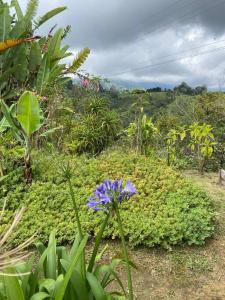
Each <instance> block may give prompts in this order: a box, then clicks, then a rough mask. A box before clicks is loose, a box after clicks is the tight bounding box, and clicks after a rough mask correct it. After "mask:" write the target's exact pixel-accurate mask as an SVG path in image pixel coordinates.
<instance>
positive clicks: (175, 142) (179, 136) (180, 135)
mask: <svg viewBox="0 0 225 300" xmlns="http://www.w3.org/2000/svg"><path fill="white" fill-rule="evenodd" d="M185 137H186V128H185V127H184V126H183V127H179V128H177V129H170V130H169V132H168V133H167V135H166V148H167V165H168V166H170V164H171V162H174V161H175V160H176V158H177V152H178V147H179V146H180V143H181V142H182V141H183V140H184V139H185Z"/></svg>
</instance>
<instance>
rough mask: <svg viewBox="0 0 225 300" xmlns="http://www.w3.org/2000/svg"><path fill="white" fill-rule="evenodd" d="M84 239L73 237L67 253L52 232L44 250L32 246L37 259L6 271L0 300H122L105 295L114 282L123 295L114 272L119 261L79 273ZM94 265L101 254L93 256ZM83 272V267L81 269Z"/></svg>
mask: <svg viewBox="0 0 225 300" xmlns="http://www.w3.org/2000/svg"><path fill="white" fill-rule="evenodd" d="M87 240H88V236H87V235H84V236H83V238H80V237H79V236H77V238H76V239H75V242H74V244H73V246H72V248H71V250H69V251H67V249H66V247H61V246H60V247H58V246H57V243H56V239H55V233H54V231H53V232H52V233H51V234H50V237H49V243H48V246H47V247H45V246H44V245H43V244H42V243H36V249H37V252H38V256H39V259H38V261H37V263H36V262H35V259H34V255H33V256H32V257H31V258H30V259H29V260H28V261H27V262H25V263H21V262H20V264H17V265H16V264H15V266H10V267H8V268H7V269H6V272H7V274H5V275H3V276H1V278H0V283H1V284H0V298H1V299H2V300H15V299H16V300H37V299H38V300H40V299H52V300H63V299H64V300H75V299H76V300H98V299H112V300H116V299H125V298H124V297H121V294H120V293H118V292H117V291H116V292H109V291H106V288H107V287H108V285H109V284H110V283H111V282H112V281H116V282H117V283H118V284H119V286H120V287H121V289H122V291H123V293H125V289H124V287H123V284H122V282H121V280H120V278H119V275H118V274H117V272H116V267H118V265H120V264H123V261H122V260H121V259H113V260H112V261H111V262H110V263H109V264H100V263H99V262H98V264H94V267H93V270H92V271H88V269H87V270H86V272H85V274H84V273H83V268H82V267H83V265H82V264H83V259H82V257H83V256H82V255H83V253H84V250H85V246H86V243H87ZM96 256H97V259H96V257H95V259H96V262H97V261H98V260H99V259H100V257H101V254H98V253H97V254H96ZM85 268H86V265H85Z"/></svg>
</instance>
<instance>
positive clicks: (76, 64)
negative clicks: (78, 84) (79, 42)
mask: <svg viewBox="0 0 225 300" xmlns="http://www.w3.org/2000/svg"><path fill="white" fill-rule="evenodd" d="M89 54H90V49H89V48H84V49H83V50H81V51H80V52H79V53H78V54H77V56H76V58H75V59H74V61H73V62H72V65H71V66H70V67H69V68H68V69H67V70H66V72H65V73H67V74H69V73H75V72H76V71H77V70H78V69H79V68H80V66H81V65H82V64H83V63H84V62H85V60H86V59H87V57H88V55H89Z"/></svg>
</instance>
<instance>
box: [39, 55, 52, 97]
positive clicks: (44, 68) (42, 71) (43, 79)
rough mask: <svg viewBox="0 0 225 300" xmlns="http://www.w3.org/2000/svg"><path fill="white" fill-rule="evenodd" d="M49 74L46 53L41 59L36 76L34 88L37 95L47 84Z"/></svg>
mask: <svg viewBox="0 0 225 300" xmlns="http://www.w3.org/2000/svg"><path fill="white" fill-rule="evenodd" d="M49 74H50V68H49V57H48V54H47V53H46V54H45V55H44V57H43V59H42V62H41V65H40V68H39V70H38V74H37V81H36V88H37V91H38V92H39V93H41V91H42V89H43V87H44V86H45V85H46V84H47V82H48V79H49Z"/></svg>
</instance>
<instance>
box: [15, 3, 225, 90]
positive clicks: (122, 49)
mask: <svg viewBox="0 0 225 300" xmlns="http://www.w3.org/2000/svg"><path fill="white" fill-rule="evenodd" d="M19 2H20V3H21V4H22V6H23V7H25V6H26V3H27V1H26V0H20V1H19ZM63 5H65V6H67V7H68V9H67V11H65V12H64V13H62V14H61V15H59V16H57V17H55V18H54V20H53V21H51V22H49V23H48V24H47V26H45V28H43V29H42V30H44V31H45V30H47V28H50V27H51V26H52V25H54V24H58V26H60V27H63V26H64V27H65V26H66V25H71V26H72V32H71V33H70V35H69V37H68V38H67V43H68V44H69V45H70V46H71V50H72V51H73V52H74V53H76V51H78V50H79V49H81V48H82V47H89V48H90V49H91V55H90V57H89V58H88V60H87V62H86V63H85V70H86V71H88V72H89V73H91V74H96V75H101V76H104V77H108V78H113V79H122V80H131V81H146V82H151V83H154V82H155V83H156V84H158V83H159V84H172V85H176V84H178V83H180V82H181V81H186V82H188V83H189V84H190V85H199V84H207V85H208V86H209V87H210V88H225V17H224V13H225V0H214V1H212V0H178V1H177V0H111V1H109V0H51V1H46V0H40V9H39V14H41V13H44V12H45V11H46V10H49V9H52V8H55V7H57V6H63Z"/></svg>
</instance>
